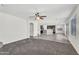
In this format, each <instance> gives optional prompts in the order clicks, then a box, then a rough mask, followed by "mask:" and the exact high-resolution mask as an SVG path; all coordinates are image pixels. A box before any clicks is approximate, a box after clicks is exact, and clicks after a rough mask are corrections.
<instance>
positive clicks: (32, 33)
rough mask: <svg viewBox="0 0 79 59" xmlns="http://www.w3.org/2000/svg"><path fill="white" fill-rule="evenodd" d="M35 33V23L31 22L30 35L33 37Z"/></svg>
mask: <svg viewBox="0 0 79 59" xmlns="http://www.w3.org/2000/svg"><path fill="white" fill-rule="evenodd" d="M33 35H34V24H33V23H30V37H33Z"/></svg>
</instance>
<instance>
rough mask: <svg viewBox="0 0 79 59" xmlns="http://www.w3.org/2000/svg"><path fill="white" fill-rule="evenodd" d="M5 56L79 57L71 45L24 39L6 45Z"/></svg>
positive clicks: (3, 49) (0, 50)
mask: <svg viewBox="0 0 79 59" xmlns="http://www.w3.org/2000/svg"><path fill="white" fill-rule="evenodd" d="M0 54H3V55H77V52H76V51H75V50H74V48H73V47H72V45H71V44H66V43H65V44H64V43H59V42H55V41H48V40H40V39H39V40H38V39H24V40H20V41H17V42H13V43H9V44H6V45H4V46H3V47H2V48H1V49H0Z"/></svg>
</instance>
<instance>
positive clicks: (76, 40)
mask: <svg viewBox="0 0 79 59" xmlns="http://www.w3.org/2000/svg"><path fill="white" fill-rule="evenodd" d="M75 15H76V20H77V21H76V37H75V36H72V35H71V19H72V17H73V16H75ZM72 17H70V19H69V22H68V23H69V26H67V27H69V29H68V30H69V36H68V38H69V41H70V42H71V44H72V45H73V47H74V48H75V50H76V51H77V52H78V54H79V6H78V8H77V9H76V11H75V12H74V13H73V14H72Z"/></svg>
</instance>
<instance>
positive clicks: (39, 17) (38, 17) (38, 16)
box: [35, 12, 47, 20]
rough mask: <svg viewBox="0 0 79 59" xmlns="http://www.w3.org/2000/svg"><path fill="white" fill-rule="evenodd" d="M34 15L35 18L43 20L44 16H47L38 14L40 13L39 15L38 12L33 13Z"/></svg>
mask: <svg viewBox="0 0 79 59" xmlns="http://www.w3.org/2000/svg"><path fill="white" fill-rule="evenodd" d="M35 16H36V20H39V19H41V20H43V19H44V17H47V16H40V15H39V12H37V13H36V14H35Z"/></svg>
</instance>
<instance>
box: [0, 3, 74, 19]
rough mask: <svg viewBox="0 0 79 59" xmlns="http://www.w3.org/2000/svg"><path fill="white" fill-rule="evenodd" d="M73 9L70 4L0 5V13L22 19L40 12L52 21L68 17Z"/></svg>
mask: <svg viewBox="0 0 79 59" xmlns="http://www.w3.org/2000/svg"><path fill="white" fill-rule="evenodd" d="M74 7H75V5H72V4H4V5H0V11H1V12H4V13H8V14H11V15H14V16H17V17H21V18H23V19H26V18H27V17H29V16H33V15H34V14H35V13H36V12H40V15H46V16H47V19H52V18H66V17H68V16H69V14H70V13H71V11H72V10H73V8H74Z"/></svg>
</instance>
